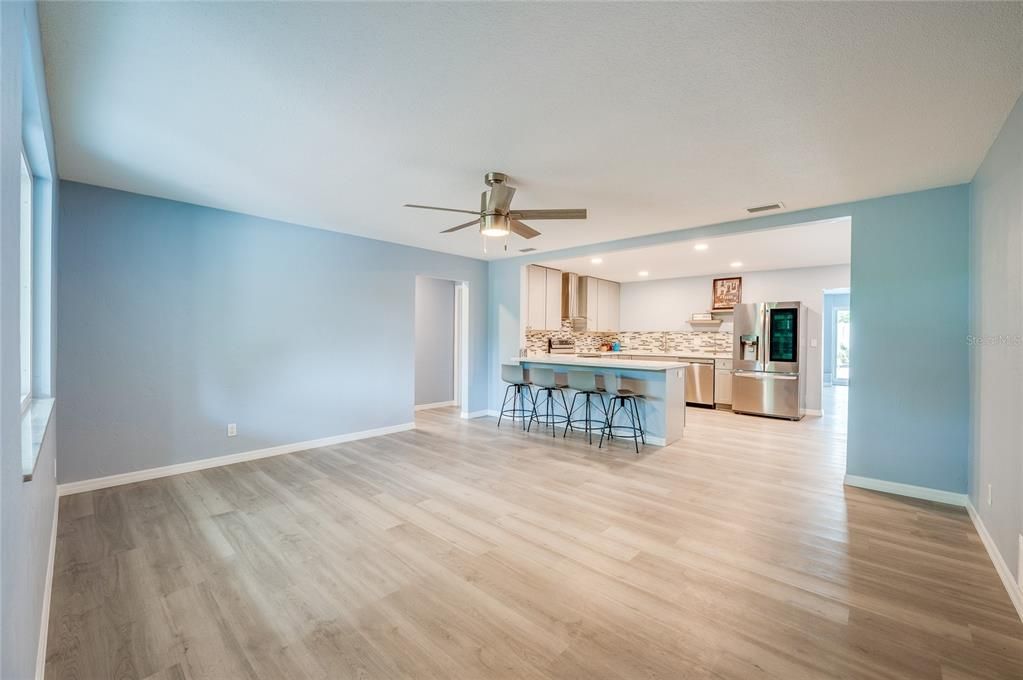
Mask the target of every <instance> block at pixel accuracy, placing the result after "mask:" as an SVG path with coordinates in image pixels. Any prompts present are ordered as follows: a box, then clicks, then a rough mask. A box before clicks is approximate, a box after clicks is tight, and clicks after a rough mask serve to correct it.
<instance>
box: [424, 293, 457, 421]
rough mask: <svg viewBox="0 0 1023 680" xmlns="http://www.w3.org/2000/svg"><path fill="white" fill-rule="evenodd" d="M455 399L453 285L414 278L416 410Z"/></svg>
mask: <svg viewBox="0 0 1023 680" xmlns="http://www.w3.org/2000/svg"><path fill="white" fill-rule="evenodd" d="M454 398H455V283H454V282H453V281H445V280H443V279H431V278H429V277H426V276H417V277H416V406H419V405H421V404H437V403H440V402H445V401H451V400H453V399H454Z"/></svg>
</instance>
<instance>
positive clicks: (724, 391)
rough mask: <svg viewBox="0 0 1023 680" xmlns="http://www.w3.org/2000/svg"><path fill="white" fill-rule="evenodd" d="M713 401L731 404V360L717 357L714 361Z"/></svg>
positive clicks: (724, 404)
mask: <svg viewBox="0 0 1023 680" xmlns="http://www.w3.org/2000/svg"><path fill="white" fill-rule="evenodd" d="M714 403H715V404H721V405H722V406H731V405H732V360H731V359H717V360H716V361H715V362H714Z"/></svg>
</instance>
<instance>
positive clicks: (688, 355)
mask: <svg viewBox="0 0 1023 680" xmlns="http://www.w3.org/2000/svg"><path fill="white" fill-rule="evenodd" d="M579 354H585V355H591V354H599V355H600V356H602V357H605V356H606V357H613V356H615V355H625V356H630V357H682V358H684V359H731V358H732V353H731V352H649V351H642V350H636V351H633V350H628V349H623V350H622V351H620V352H579ZM623 361H633V360H630V359H623Z"/></svg>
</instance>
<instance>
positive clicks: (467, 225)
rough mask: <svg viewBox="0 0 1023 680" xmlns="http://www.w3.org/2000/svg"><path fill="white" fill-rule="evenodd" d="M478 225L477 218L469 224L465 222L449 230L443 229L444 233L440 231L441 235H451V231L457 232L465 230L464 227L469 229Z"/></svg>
mask: <svg viewBox="0 0 1023 680" xmlns="http://www.w3.org/2000/svg"><path fill="white" fill-rule="evenodd" d="M479 223H480V220H479V218H478V217H477V218H476V219H474V220H473V221H471V222H466V223H465V224H459V225H457V226H454V227H451V228H450V229H445V230H444V231H442V232H441V233H442V234H450V233H451V232H453V231H458V230H459V229H465V228H466V227H471V226H472V225H474V224H479Z"/></svg>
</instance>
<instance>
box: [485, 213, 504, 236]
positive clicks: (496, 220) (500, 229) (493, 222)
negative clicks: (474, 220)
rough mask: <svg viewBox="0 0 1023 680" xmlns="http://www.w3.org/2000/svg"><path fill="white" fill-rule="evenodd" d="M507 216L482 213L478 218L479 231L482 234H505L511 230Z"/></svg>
mask: <svg viewBox="0 0 1023 680" xmlns="http://www.w3.org/2000/svg"><path fill="white" fill-rule="evenodd" d="M508 222H509V220H508V216H507V215H501V214H500V213H498V214H496V215H484V216H483V217H481V218H480V233H481V234H483V235H484V236H507V235H508V232H509V231H511V229H510V228H509V224H508Z"/></svg>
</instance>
